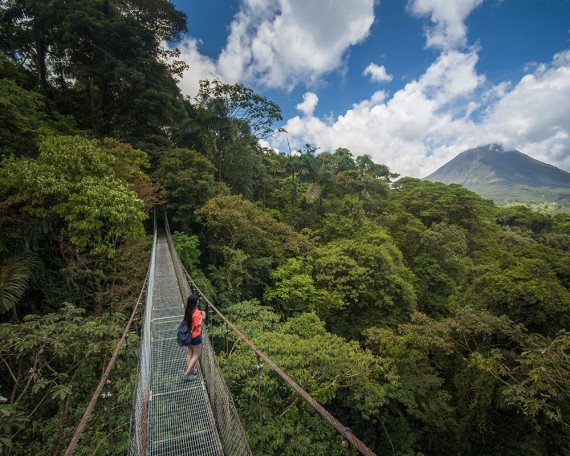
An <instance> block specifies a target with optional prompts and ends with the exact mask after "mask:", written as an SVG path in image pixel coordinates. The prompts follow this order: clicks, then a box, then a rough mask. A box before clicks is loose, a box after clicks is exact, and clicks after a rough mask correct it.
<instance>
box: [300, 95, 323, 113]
mask: <svg viewBox="0 0 570 456" xmlns="http://www.w3.org/2000/svg"><path fill="white" fill-rule="evenodd" d="M318 102H319V97H317V95H316V94H314V93H312V92H307V93H305V94H304V95H303V102H302V103H299V104H298V105H297V106H295V107H296V108H297V109H298V110H299V111H302V112H303V113H304V114H305V116H306V117H312V115H313V111H314V110H315V107H316V106H317V103H318Z"/></svg>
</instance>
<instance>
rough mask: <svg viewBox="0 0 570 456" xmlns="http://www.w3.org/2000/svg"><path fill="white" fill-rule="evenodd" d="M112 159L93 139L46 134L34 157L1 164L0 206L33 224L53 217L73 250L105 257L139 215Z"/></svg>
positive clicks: (137, 225)
mask: <svg viewBox="0 0 570 456" xmlns="http://www.w3.org/2000/svg"><path fill="white" fill-rule="evenodd" d="M114 161H115V159H114V157H113V156H112V155H111V154H109V153H108V152H107V151H104V150H103V149H102V148H101V147H100V146H99V144H98V143H97V142H96V141H93V140H87V139H83V138H80V137H46V138H44V139H43V140H42V142H41V143H40V155H39V156H38V158H37V159H27V158H7V159H5V160H4V161H3V162H2V167H1V168H0V181H1V182H2V184H0V194H2V195H3V200H4V201H3V204H2V205H3V206H4V207H5V208H9V209H12V210H18V211H19V212H20V213H21V214H23V215H24V216H27V218H28V219H29V220H30V221H32V222H35V223H38V222H40V221H41V220H43V219H53V218H55V217H57V218H59V219H60V220H61V221H62V222H63V223H64V226H65V232H66V234H67V236H69V239H70V242H71V243H72V245H73V246H74V247H75V248H76V249H77V251H78V252H90V253H92V254H94V255H102V254H103V255H107V256H109V257H111V256H113V254H114V252H115V250H116V248H117V245H118V244H119V243H121V242H124V241H125V240H126V239H128V237H129V236H132V235H133V234H134V233H137V231H138V232H139V233H140V232H141V231H142V225H141V222H142V220H143V219H144V218H145V215H144V214H143V212H142V211H141V209H142V205H143V204H142V201H141V200H139V199H138V198H137V196H136V194H135V193H134V192H133V191H132V190H131V189H130V188H129V187H128V186H127V185H126V183H124V182H123V181H122V180H120V179H118V178H117V177H115V176H114V175H113V172H112V165H113V163H114Z"/></svg>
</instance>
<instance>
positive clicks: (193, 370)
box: [192, 366, 198, 375]
mask: <svg viewBox="0 0 570 456" xmlns="http://www.w3.org/2000/svg"><path fill="white" fill-rule="evenodd" d="M192 374H194V375H198V368H197V367H196V366H194V369H192Z"/></svg>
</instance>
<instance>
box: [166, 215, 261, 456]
mask: <svg viewBox="0 0 570 456" xmlns="http://www.w3.org/2000/svg"><path fill="white" fill-rule="evenodd" d="M163 217H164V219H163V224H164V229H165V232H166V239H167V242H168V245H169V248H170V251H171V254H172V258H173V261H174V270H175V271H176V276H177V280H178V283H179V284H180V288H181V290H183V292H184V293H185V294H184V297H187V296H188V295H189V294H190V293H194V292H198V289H197V287H196V286H195V284H193V285H192V286H191V285H190V283H189V281H188V275H187V273H186V270H185V269H184V266H183V265H182V262H181V261H180V258H179V257H178V254H177V252H176V248H175V247H174V243H173V242H172V236H171V233H170V227H169V224H168V218H167V217H166V213H164V216H163ZM202 341H203V343H202V355H201V358H200V367H201V370H202V373H203V378H204V382H205V385H206V389H207V391H208V397H209V400H210V406H211V409H212V413H213V415H214V417H215V421H216V426H217V429H218V433H219V436H220V440H221V442H222V447H223V450H224V454H226V455H231V456H234V455H235V456H248V455H251V454H252V452H251V449H250V447H249V443H248V440H247V435H246V433H245V431H244V429H243V426H242V424H241V421H240V419H239V416H238V413H237V410H236V408H235V405H234V402H233V399H232V396H231V394H230V391H229V389H228V387H227V385H226V382H225V380H224V377H223V375H222V372H221V369H220V366H219V365H218V361H217V359H216V354H215V352H214V349H213V347H212V345H211V343H210V338H209V337H208V330H207V328H206V327H204V329H203V337H202Z"/></svg>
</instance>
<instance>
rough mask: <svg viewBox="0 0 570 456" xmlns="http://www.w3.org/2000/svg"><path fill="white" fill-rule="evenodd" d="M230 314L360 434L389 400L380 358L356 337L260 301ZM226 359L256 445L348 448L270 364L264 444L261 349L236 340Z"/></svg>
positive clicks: (290, 450) (293, 450)
mask: <svg viewBox="0 0 570 456" xmlns="http://www.w3.org/2000/svg"><path fill="white" fill-rule="evenodd" d="M226 313H227V315H228V316H229V318H230V319H231V320H232V321H234V322H235V323H236V324H237V325H238V326H239V327H240V328H242V329H243V331H244V332H245V333H246V334H247V335H248V337H249V338H250V339H251V340H252V341H253V343H255V344H256V346H258V347H259V348H260V350H261V351H263V352H264V353H265V354H266V355H267V356H269V357H270V358H271V359H272V361H273V362H275V363H276V364H277V365H278V366H279V367H280V368H281V369H282V370H284V371H285V372H287V374H288V375H289V376H290V377H291V378H293V379H294V380H295V381H296V382H297V383H298V384H299V385H300V386H301V387H302V388H303V389H305V390H306V391H307V392H308V393H309V394H311V395H312V396H313V397H314V398H315V399H316V400H317V401H319V402H320V403H321V404H322V405H324V406H325V407H326V408H327V409H328V410H329V411H331V412H332V413H333V414H334V415H335V416H336V417H337V418H338V419H339V420H340V421H341V422H343V423H344V424H345V425H347V426H349V427H350V428H351V429H352V431H353V432H354V433H355V434H356V435H359V436H360V432H359V431H360V430H361V427H362V423H366V422H367V421H368V420H369V417H370V416H371V415H373V414H374V413H376V412H377V411H378V410H379V409H380V407H381V406H382V405H383V404H384V402H385V395H386V392H385V390H386V385H385V379H384V378H383V376H382V373H381V367H380V365H379V363H378V362H377V360H375V359H374V357H372V356H371V353H370V352H368V351H366V350H362V348H360V346H359V345H358V344H357V343H356V342H347V341H345V340H344V339H342V338H340V337H338V336H335V335H333V334H330V333H328V332H327V331H326V330H325V328H324V323H323V322H322V321H321V320H319V319H318V318H317V317H316V316H315V315H314V314H312V313H306V314H302V315H299V316H298V317H295V318H290V319H289V320H288V321H287V323H285V324H279V323H277V321H278V319H279V318H278V316H277V315H275V314H272V313H271V312H270V311H269V310H268V309H267V308H265V307H263V306H259V305H258V304H256V303H255V302H246V303H238V304H235V305H233V306H230V307H229V308H227V309H226ZM220 364H221V365H222V367H223V368H224V370H225V374H226V378H227V381H228V385H229V386H230V388H231V390H232V392H233V394H234V399H235V401H236V404H237V407H238V410H240V416H241V419H242V423H243V424H244V428H245V429H246V432H248V434H249V437H250V442H252V443H253V449H254V451H256V450H258V449H259V450H261V448H263V452H264V454H290V455H296V454H304V453H305V452H306V451H307V450H308V449H309V450H310V452H311V453H314V454H318V455H335V454H338V455H339V456H340V455H342V454H344V453H345V452H346V450H345V449H343V448H342V447H341V446H340V441H341V438H340V435H339V434H338V433H337V432H336V431H335V430H334V429H333V428H332V427H331V426H330V424H329V423H327V422H326V421H325V420H323V419H322V417H321V416H320V415H318V414H317V413H316V412H315V411H313V410H312V408H311V407H310V406H309V405H308V404H306V403H305V402H304V401H303V400H302V399H301V398H300V397H299V396H298V394H297V393H296V392H295V391H294V390H293V389H292V388H291V387H289V386H288V384H286V383H285V382H284V381H282V380H281V379H280V378H279V377H277V376H276V375H274V374H273V373H272V372H271V371H270V368H269V367H268V366H265V365H263V367H262V370H261V373H260V374H261V381H262V385H261V386H262V393H263V397H262V407H263V410H262V412H263V416H264V422H263V435H264V444H263V447H262V446H261V442H260V439H259V436H260V434H259V402H258V400H259V397H258V378H257V371H256V368H255V365H256V359H255V356H253V354H252V352H251V349H250V348H249V347H247V346H245V344H242V343H235V344H232V354H231V357H230V359H229V360H228V361H224V360H223V359H222V358H220ZM348 410H350V412H348V413H346V415H345V412H346V411H348ZM369 424H370V423H369Z"/></svg>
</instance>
